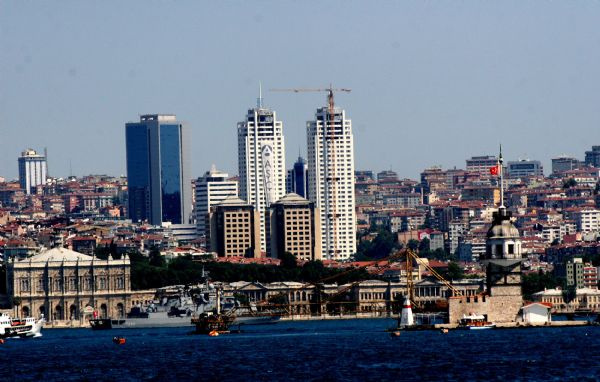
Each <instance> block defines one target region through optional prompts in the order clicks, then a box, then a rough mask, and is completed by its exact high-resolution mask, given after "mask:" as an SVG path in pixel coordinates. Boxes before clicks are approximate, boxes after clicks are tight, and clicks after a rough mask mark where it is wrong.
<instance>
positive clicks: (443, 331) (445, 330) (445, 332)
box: [440, 328, 448, 334]
mask: <svg viewBox="0 0 600 382" xmlns="http://www.w3.org/2000/svg"><path fill="white" fill-rule="evenodd" d="M440 333H442V334H448V328H441V329H440Z"/></svg>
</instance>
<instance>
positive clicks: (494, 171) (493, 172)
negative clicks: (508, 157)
mask: <svg viewBox="0 0 600 382" xmlns="http://www.w3.org/2000/svg"><path fill="white" fill-rule="evenodd" d="M490 175H498V165H496V166H494V167H490Z"/></svg>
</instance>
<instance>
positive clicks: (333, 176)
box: [271, 84, 352, 259]
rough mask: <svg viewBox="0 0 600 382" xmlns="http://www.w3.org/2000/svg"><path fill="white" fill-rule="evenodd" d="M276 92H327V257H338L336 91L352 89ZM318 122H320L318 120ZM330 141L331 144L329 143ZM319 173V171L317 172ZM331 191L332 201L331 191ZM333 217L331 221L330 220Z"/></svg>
mask: <svg viewBox="0 0 600 382" xmlns="http://www.w3.org/2000/svg"><path fill="white" fill-rule="evenodd" d="M271 91H274V92H294V93H301V92H326V93H327V106H328V115H329V123H328V124H326V123H325V121H323V124H324V127H325V134H323V148H324V149H325V153H326V155H325V158H324V166H325V216H326V217H327V222H326V225H325V232H326V237H325V240H326V245H327V257H328V258H329V259H332V257H334V258H335V257H336V256H337V253H338V249H337V244H338V240H337V237H338V232H337V231H338V229H337V228H338V227H337V223H338V222H337V220H338V218H339V216H338V214H337V182H338V180H339V179H338V177H337V171H336V166H337V158H336V149H335V145H336V137H335V102H334V96H333V95H334V93H335V92H346V93H350V92H351V91H352V90H351V89H347V88H334V87H333V86H332V85H331V84H330V85H329V87H328V88H315V89H310V88H293V89H271ZM317 123H318V122H317ZM342 127H343V126H342ZM328 143H329V144H328ZM317 174H318V172H317ZM330 192H331V198H332V199H333V200H332V201H330V197H329V193H330ZM330 219H331V222H330ZM330 237H331V238H332V240H333V249H332V248H331V247H332V245H331V244H332V243H330V240H331V239H330Z"/></svg>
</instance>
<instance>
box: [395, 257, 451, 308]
mask: <svg viewBox="0 0 600 382" xmlns="http://www.w3.org/2000/svg"><path fill="white" fill-rule="evenodd" d="M404 252H405V253H406V288H407V290H408V296H409V298H410V301H411V302H412V303H415V302H416V301H415V287H414V283H413V280H412V263H413V260H414V261H415V262H416V263H417V264H422V265H423V266H425V268H426V269H427V270H428V271H429V272H430V273H431V274H432V275H433V277H435V278H436V279H437V280H438V281H440V282H441V283H442V284H444V285H445V286H446V287H447V288H448V290H450V293H451V294H452V297H457V296H460V291H459V290H458V289H456V288H455V287H454V286H453V285H452V284H451V283H450V282H449V281H448V280H446V279H445V278H444V277H443V276H442V275H440V274H439V273H438V272H437V271H436V270H435V269H433V268H432V267H431V266H430V265H429V264H428V263H427V262H425V261H423V259H421V258H420V257H419V256H418V255H417V254H416V253H415V252H414V251H413V250H412V249H410V248H407V249H406V250H405V251H404Z"/></svg>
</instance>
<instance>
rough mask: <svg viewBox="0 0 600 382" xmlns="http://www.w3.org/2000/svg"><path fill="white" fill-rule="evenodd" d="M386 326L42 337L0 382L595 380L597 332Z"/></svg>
mask: <svg viewBox="0 0 600 382" xmlns="http://www.w3.org/2000/svg"><path fill="white" fill-rule="evenodd" d="M394 324H395V321H394V320H386V319H370V320H337V321H291V322H289V321H288V322H280V323H278V324H275V325H265V326H254V327H250V326H248V327H245V328H244V327H242V332H241V333H237V334H227V335H220V336H218V337H209V336H206V335H191V334H189V333H190V332H191V330H192V327H189V328H161V329H122V330H108V331H92V330H90V329H54V330H49V329H45V330H44V331H43V336H42V337H40V338H34V339H8V340H6V341H5V343H4V344H0V361H1V362H2V366H1V367H0V381H79V380H88V381H140V380H141V381H144V380H147V381H177V380H181V381H335V380H343V381H402V380H414V381H417V380H423V381H432V380H451V381H475V380H488V381H489V380H492V381H515V380H522V381H531V380H544V381H547V380H555V381H568V380H572V381H581V380H600V327H593V326H586V327H571V328H537V329H512V330H500V329H496V330H481V331H468V330H452V331H450V332H449V333H447V334H443V333H440V332H438V331H420V332H402V334H401V335H400V336H399V337H391V336H390V335H389V333H387V332H386V331H385V330H386V329H387V328H389V327H392V326H394ZM117 335H121V336H124V337H126V340H127V342H126V344H124V345H116V344H114V343H113V342H112V338H113V337H114V336H117Z"/></svg>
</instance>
